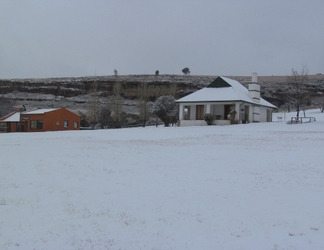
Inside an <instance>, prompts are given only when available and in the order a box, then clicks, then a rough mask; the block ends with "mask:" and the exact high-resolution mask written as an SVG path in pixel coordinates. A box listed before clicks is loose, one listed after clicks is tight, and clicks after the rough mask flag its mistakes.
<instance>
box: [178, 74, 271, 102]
mask: <svg viewBox="0 0 324 250" xmlns="http://www.w3.org/2000/svg"><path fill="white" fill-rule="evenodd" d="M219 77H220V78H221V79H223V80H224V81H226V82H227V83H228V84H229V85H230V86H228V87H217V88H214V87H209V88H208V87H205V88H203V89H200V90H198V91H196V92H194V93H192V94H190V95H187V96H185V97H183V98H180V99H179V100H177V101H176V102H182V103H184V102H189V103H190V102H234V101H243V102H247V103H255V104H259V105H261V106H267V107H271V108H277V107H276V106H274V105H273V104H271V103H270V102H267V101H266V100H264V99H263V98H260V103H257V102H255V101H254V100H253V99H252V98H251V97H250V96H249V91H248V89H247V88H245V87H244V86H243V85H242V84H241V83H239V82H238V81H235V80H232V79H230V78H227V77H222V76H219Z"/></svg>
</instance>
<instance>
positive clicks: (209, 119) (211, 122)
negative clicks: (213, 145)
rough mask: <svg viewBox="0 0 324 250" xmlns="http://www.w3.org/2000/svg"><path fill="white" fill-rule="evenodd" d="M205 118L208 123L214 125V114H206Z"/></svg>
mask: <svg viewBox="0 0 324 250" xmlns="http://www.w3.org/2000/svg"><path fill="white" fill-rule="evenodd" d="M204 120H205V121H206V122H207V125H213V122H214V120H215V117H214V116H213V115H212V114H209V113H207V114H204Z"/></svg>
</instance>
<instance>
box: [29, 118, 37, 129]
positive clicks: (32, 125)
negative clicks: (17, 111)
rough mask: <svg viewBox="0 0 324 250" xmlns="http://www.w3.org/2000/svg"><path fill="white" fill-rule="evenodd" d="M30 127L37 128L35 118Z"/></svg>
mask: <svg viewBox="0 0 324 250" xmlns="http://www.w3.org/2000/svg"><path fill="white" fill-rule="evenodd" d="M30 129H36V121H35V120H31V121H30Z"/></svg>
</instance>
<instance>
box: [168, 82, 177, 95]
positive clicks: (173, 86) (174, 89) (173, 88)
mask: <svg viewBox="0 0 324 250" xmlns="http://www.w3.org/2000/svg"><path fill="white" fill-rule="evenodd" d="M176 92H177V84H176V83H175V82H173V83H170V93H169V94H170V95H172V96H173V97H175V95H176Z"/></svg>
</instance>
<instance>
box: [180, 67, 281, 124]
mask: <svg viewBox="0 0 324 250" xmlns="http://www.w3.org/2000/svg"><path fill="white" fill-rule="evenodd" d="M176 102H177V103H179V106H180V110H179V123H178V124H179V125H180V126H199V125H207V124H206V122H205V121H204V120H203V116H204V114H207V113H210V114H212V115H213V116H214V118H215V121H214V124H216V125H227V124H230V123H231V121H230V119H229V113H230V112H231V109H233V108H234V109H235V111H236V114H235V118H234V121H235V122H236V123H249V122H271V121H272V112H273V110H274V109H276V108H277V107H276V106H274V105H273V104H271V103H270V102H267V101H266V100H264V99H263V98H261V97H260V85H259V84H257V75H256V73H253V75H252V82H251V83H250V84H249V89H247V88H245V87H244V86H243V85H242V84H241V83H239V82H238V81H235V80H232V79H229V78H226V77H222V76H219V77H217V78H216V79H215V80H214V81H213V82H212V83H210V84H209V85H208V86H207V87H205V88H203V89H201V90H198V91H196V92H194V93H192V94H190V95H187V96H185V97H183V98H181V99H179V100H177V101H176Z"/></svg>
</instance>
